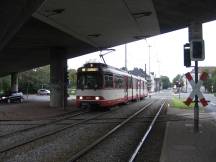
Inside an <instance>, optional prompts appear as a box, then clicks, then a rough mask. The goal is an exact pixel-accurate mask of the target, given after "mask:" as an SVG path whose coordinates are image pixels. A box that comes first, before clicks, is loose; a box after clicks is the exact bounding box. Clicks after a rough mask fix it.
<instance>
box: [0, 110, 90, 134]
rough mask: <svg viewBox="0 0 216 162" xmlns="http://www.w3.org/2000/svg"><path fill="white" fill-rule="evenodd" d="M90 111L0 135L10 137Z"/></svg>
mask: <svg viewBox="0 0 216 162" xmlns="http://www.w3.org/2000/svg"><path fill="white" fill-rule="evenodd" d="M88 112H89V111H83V112H79V113H76V114H72V115H70V116H67V117H61V118H60V119H56V120H52V121H49V122H47V123H43V124H37V125H36V126H33V127H29V128H24V129H20V130H17V131H14V132H9V133H6V134H3V135H0V138H5V137H9V136H13V135H15V134H17V133H22V132H26V131H29V130H34V129H36V128H40V127H45V126H47V125H52V124H55V123H57V122H60V121H63V120H66V119H70V118H72V117H75V116H79V115H82V114H85V113H88Z"/></svg>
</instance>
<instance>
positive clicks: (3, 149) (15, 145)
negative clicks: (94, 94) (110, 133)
mask: <svg viewBox="0 0 216 162" xmlns="http://www.w3.org/2000/svg"><path fill="white" fill-rule="evenodd" d="M119 108H121V107H119ZM116 110H118V108H116V109H111V110H110V111H106V112H100V113H99V114H97V115H94V116H93V117H89V118H87V119H83V120H81V121H78V122H76V123H71V124H68V125H66V126H63V127H60V128H57V129H53V130H51V131H49V132H46V133H43V134H40V135H38V136H34V137H32V138H29V139H24V138H23V139H24V140H21V141H18V142H15V143H13V144H9V145H5V146H2V147H1V148H0V154H4V153H7V152H8V151H12V150H15V149H17V148H19V147H23V146H25V145H27V144H30V143H32V142H35V141H38V140H40V139H43V138H46V137H50V136H52V135H55V134H57V133H60V132H62V131H64V130H66V129H69V128H72V127H74V126H77V125H79V124H83V123H86V122H88V121H90V120H93V119H96V118H98V117H100V116H103V115H105V114H108V113H111V112H113V111H116ZM84 113H86V112H80V113H77V114H73V115H71V116H67V117H64V118H61V119H57V120H55V121H52V122H49V123H44V124H41V125H37V126H34V127H31V128H26V129H22V130H19V131H15V132H12V133H9V134H5V135H2V136H1V138H0V140H2V139H4V138H8V137H13V136H15V135H17V134H18V133H23V132H26V131H31V130H36V128H40V127H43V126H48V125H51V124H56V123H58V122H62V121H63V120H67V119H71V118H72V117H74V116H78V115H81V114H84ZM23 136H25V135H23ZM25 138H26V137H25Z"/></svg>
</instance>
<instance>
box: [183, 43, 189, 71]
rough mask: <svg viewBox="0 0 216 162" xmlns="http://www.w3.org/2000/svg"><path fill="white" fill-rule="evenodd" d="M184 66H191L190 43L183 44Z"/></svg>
mask: <svg viewBox="0 0 216 162" xmlns="http://www.w3.org/2000/svg"><path fill="white" fill-rule="evenodd" d="M184 66H186V67H190V66H191V58H190V43H186V44H185V45H184Z"/></svg>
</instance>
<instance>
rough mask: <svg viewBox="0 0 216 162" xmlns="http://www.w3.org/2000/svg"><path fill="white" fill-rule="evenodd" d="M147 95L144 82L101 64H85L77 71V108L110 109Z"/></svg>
mask: <svg viewBox="0 0 216 162" xmlns="http://www.w3.org/2000/svg"><path fill="white" fill-rule="evenodd" d="M147 95H148V90H147V84H146V80H145V79H144V78H142V77H138V76H134V75H132V74H129V73H128V72H127V71H124V70H121V69H118V68H115V67H112V66H109V65H106V64H103V63H87V64H85V65H84V66H83V67H80V68H78V70H77V93H76V105H77V107H86V106H99V107H111V106H115V105H118V104H121V103H127V102H129V101H135V100H136V101H137V100H141V99H144V98H145V97H146V96H147Z"/></svg>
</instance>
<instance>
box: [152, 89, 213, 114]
mask: <svg viewBox="0 0 216 162" xmlns="http://www.w3.org/2000/svg"><path fill="white" fill-rule="evenodd" d="M203 95H204V97H205V98H206V100H207V101H209V105H208V106H206V108H205V112H216V97H215V96H214V95H213V94H208V93H204V94H203ZM188 96H189V93H180V94H175V93H173V92H172V90H162V91H160V92H156V93H153V94H152V95H151V97H152V98H160V99H172V98H173V97H177V98H180V99H182V100H186V99H187V97H188Z"/></svg>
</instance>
